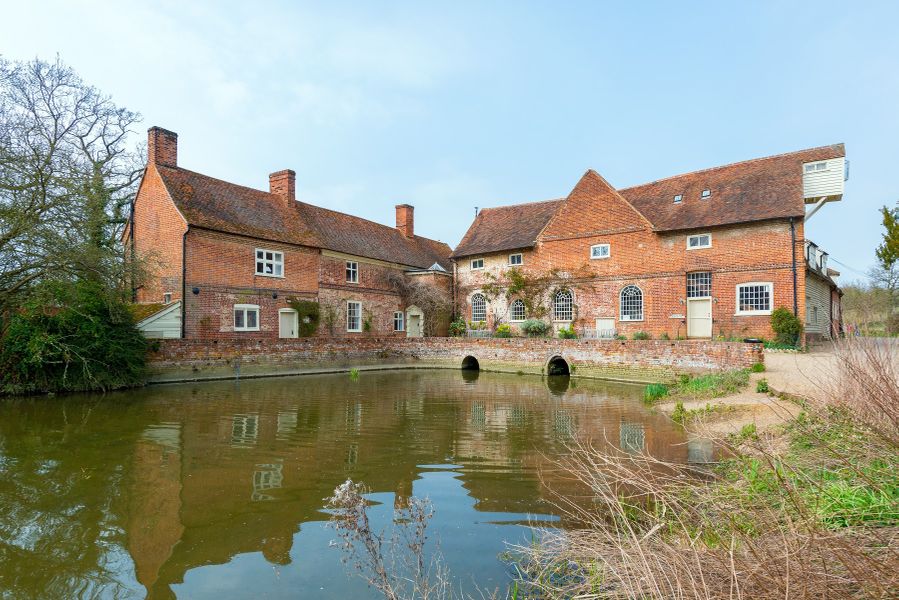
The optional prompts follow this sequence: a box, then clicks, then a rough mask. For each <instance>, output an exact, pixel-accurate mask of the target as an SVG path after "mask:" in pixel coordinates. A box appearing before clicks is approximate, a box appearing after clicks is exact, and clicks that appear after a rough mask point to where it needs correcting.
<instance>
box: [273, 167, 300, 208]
mask: <svg viewBox="0 0 899 600" xmlns="http://www.w3.org/2000/svg"><path fill="white" fill-rule="evenodd" d="M268 188H269V191H270V192H271V193H273V194H274V195H276V196H280V197H281V198H282V199H283V200H284V202H285V203H290V202H295V201H296V199H297V174H296V172H295V171H293V170H292V169H284V170H283V171H278V172H277V173H272V174H271V175H269V176H268Z"/></svg>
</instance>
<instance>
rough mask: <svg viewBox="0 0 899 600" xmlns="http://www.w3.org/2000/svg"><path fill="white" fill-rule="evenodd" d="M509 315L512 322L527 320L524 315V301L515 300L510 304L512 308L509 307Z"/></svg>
mask: <svg viewBox="0 0 899 600" xmlns="http://www.w3.org/2000/svg"><path fill="white" fill-rule="evenodd" d="M509 313H510V314H509V318H510V319H511V320H512V321H524V320H525V319H526V318H527V317H526V315H525V308H524V301H523V300H515V301H514V302H512V306H510V307H509Z"/></svg>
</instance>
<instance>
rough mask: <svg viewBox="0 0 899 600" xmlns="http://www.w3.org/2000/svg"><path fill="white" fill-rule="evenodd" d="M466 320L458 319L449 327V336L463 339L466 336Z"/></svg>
mask: <svg viewBox="0 0 899 600" xmlns="http://www.w3.org/2000/svg"><path fill="white" fill-rule="evenodd" d="M465 328H466V325H465V319H463V318H462V317H456V319H455V320H453V322H452V323H450V326H449V334H450V335H451V336H453V337H462V336H463V335H465Z"/></svg>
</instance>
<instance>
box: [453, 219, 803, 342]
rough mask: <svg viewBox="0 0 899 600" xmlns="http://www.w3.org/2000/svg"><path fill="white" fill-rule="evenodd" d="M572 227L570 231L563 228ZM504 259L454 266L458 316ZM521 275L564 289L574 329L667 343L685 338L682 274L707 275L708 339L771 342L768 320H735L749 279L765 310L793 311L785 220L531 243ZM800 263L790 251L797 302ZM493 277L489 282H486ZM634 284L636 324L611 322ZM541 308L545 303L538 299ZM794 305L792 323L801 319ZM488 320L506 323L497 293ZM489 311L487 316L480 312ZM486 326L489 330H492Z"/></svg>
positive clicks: (503, 256)
mask: <svg viewBox="0 0 899 600" xmlns="http://www.w3.org/2000/svg"><path fill="white" fill-rule="evenodd" d="M797 225H798V226H797V232H796V235H797V242H796V243H797V248H798V249H801V248H802V245H803V236H802V224H801V223H799V224H797ZM571 226H572V227H573V225H571ZM706 232H709V233H711V234H712V247H711V248H704V249H696V250H688V249H687V245H686V239H687V236H688V235H690V234H693V233H706ZM594 244H610V246H611V252H610V257H609V258H606V259H596V260H591V259H590V258H589V252H590V246H592V245H594ZM507 255H508V253H507V252H502V253H497V254H495V255H488V256H487V257H485V259H486V260H485V266H486V267H487V268H486V269H485V270H483V271H471V269H470V263H469V260H468V259H464V260H460V261H459V265H458V274H457V282H456V285H457V302H458V304H459V307H460V311H462V314H464V315H465V316H466V318H470V314H471V313H470V310H471V307H470V304H469V298H470V296H471V294H472V293H474V292H476V291H478V290H480V289H482V288H483V286H484V285H485V284H488V286H489V284H490V283H492V281H495V278H496V277H499V278H500V279H502V277H503V275H502V274H503V272H505V271H506V270H507V269H508V267H507V266H506V264H507V262H508V257H507ZM523 255H524V256H523V260H524V264H523V266H522V267H521V269H522V271H523V272H525V273H527V274H529V275H530V276H532V277H535V276H546V275H552V283H551V285H550V286H549V290H548V291H552V290H553V289H558V288H559V287H567V288H570V289H571V290H572V292H573V295H574V302H575V304H576V305H577V316H576V320H575V322H574V325H575V328H576V329H579V328H584V327H589V328H592V327H594V325H595V319H596V318H601V317H614V318H615V319H616V326H617V327H618V329H619V331H620V332H621V333H623V334H625V335H632V334H633V333H634V332H635V331H646V332H649V333H651V334H652V335H653V336H659V335H661V334H663V333H665V334H667V335H669V336H670V337H672V338H674V337H677V336H678V335H681V336H685V335H686V323H685V320H684V319H679V318H671V317H672V315H686V304H685V302H686V274H687V273H688V272H692V271H711V272H712V297H713V305H712V317H713V331H712V333H713V336H716V337H717V336H724V337H730V336H738V337H745V336H753V337H758V336H761V337H771V336H772V332H771V329H770V323H769V318H768V316H763V315H759V316H743V315H739V316H738V315H736V314H735V313H736V286H737V284H740V283H748V282H753V281H759V282H771V283H773V284H774V302H773V308H776V307H778V306H786V307H788V308H790V309H791V310H792V307H793V276H792V270H791V254H790V226H789V223H788V222H787V221H769V222H763V223H753V224H746V225H735V226H726V227H717V228H710V229H703V230H697V231H690V232H677V233H662V234H656V233H654V232H652V231H649V230H648V229H644V230H640V231H625V232H620V233H607V234H599V235H589V236H586V237H580V238H574V239H571V238H565V239H552V240H546V241H542V242H540V243H538V245H537V247H536V248H535V249H534V250H533V251H525V252H523ZM803 265H804V262H803V261H802V253H801V252H800V251H798V250H797V268H798V269H799V272H798V276H797V288H798V289H797V293H798V295H799V297H800V298H804V293H805V292H804V266H803ZM492 278H494V279H492ZM630 284H634V285H637V286H639V287H640V288H641V290H642V291H643V302H644V320H643V321H642V322H622V321H618V320H617V319H618V316H619V296H618V295H619V293H620V291H621V289H622V288H623V287H624V286H626V285H630ZM543 304H544V306H546V307H547V308H549V307H550V306H551V301H550V299H549V298H548V297H547V298H545V299H544V301H543ZM802 304H803V303H800V307H799V309H800V318H802V317H803V315H802V312H803V311H804V307H803V306H802ZM490 308H492V309H493V310H494V311H495V313H496V317H497V319H496V320H500V321H508V311H507V303H506V299H505V297H504V294H500V296H499V297H498V298H495V299H494V300H493V302H492V303H491V307H490ZM489 312H491V310H488V313H489ZM490 320H491V326H494V323H493V322H492V321H493V320H494V319H490Z"/></svg>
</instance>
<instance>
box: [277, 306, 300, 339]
mask: <svg viewBox="0 0 899 600" xmlns="http://www.w3.org/2000/svg"><path fill="white" fill-rule="evenodd" d="M298 329H299V327H298V323H297V311H295V310H293V309H292V308H282V309H281V310H280V311H278V337H280V338H295V337H299V332H298Z"/></svg>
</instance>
